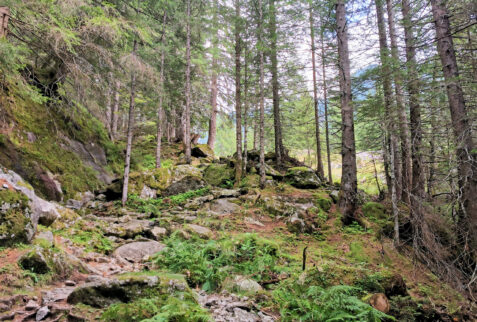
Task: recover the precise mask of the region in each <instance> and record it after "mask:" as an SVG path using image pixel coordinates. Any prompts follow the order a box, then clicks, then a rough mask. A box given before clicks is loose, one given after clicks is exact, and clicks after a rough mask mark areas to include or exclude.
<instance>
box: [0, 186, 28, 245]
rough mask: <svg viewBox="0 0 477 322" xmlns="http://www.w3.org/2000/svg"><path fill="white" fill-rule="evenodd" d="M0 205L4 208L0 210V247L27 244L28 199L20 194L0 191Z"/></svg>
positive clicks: (6, 190)
mask: <svg viewBox="0 0 477 322" xmlns="http://www.w3.org/2000/svg"><path fill="white" fill-rule="evenodd" d="M0 204H1V205H2V207H4V209H1V210H0V246H8V245H12V244H14V243H18V242H28V240H27V232H26V228H27V225H28V224H29V223H30V219H29V211H30V209H29V206H28V197H27V196H26V195H24V194H23V193H21V192H17V191H11V190H9V189H5V190H1V191H0ZM7 205H8V206H7ZM2 236H3V237H2Z"/></svg>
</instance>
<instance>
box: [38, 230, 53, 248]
mask: <svg viewBox="0 0 477 322" xmlns="http://www.w3.org/2000/svg"><path fill="white" fill-rule="evenodd" d="M35 239H43V240H46V241H48V242H49V243H50V245H53V244H54V243H55V239H54V236H53V233H52V232H51V231H49V230H47V231H42V232H40V233H39V234H38V235H36V238H35Z"/></svg>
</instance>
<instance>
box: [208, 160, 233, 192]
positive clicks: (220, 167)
mask: <svg viewBox="0 0 477 322" xmlns="http://www.w3.org/2000/svg"><path fill="white" fill-rule="evenodd" d="M234 178H235V171H234V169H233V168H231V167H229V166H228V165H227V164H216V163H213V164H211V165H209V166H208V167H207V168H206V169H205V170H204V180H205V181H206V182H207V183H208V184H209V185H211V186H216V187H219V186H221V185H223V184H227V183H228V182H232V181H233V180H234Z"/></svg>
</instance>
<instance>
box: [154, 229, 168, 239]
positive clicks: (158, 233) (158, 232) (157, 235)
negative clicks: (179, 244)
mask: <svg viewBox="0 0 477 322" xmlns="http://www.w3.org/2000/svg"><path fill="white" fill-rule="evenodd" d="M151 235H152V236H153V237H154V239H155V240H161V239H163V238H164V237H165V236H167V229H166V228H162V227H154V228H152V229H151Z"/></svg>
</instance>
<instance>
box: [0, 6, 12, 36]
mask: <svg viewBox="0 0 477 322" xmlns="http://www.w3.org/2000/svg"><path fill="white" fill-rule="evenodd" d="M9 18H10V8H8V7H0V38H2V37H7V34H8V20H9Z"/></svg>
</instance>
